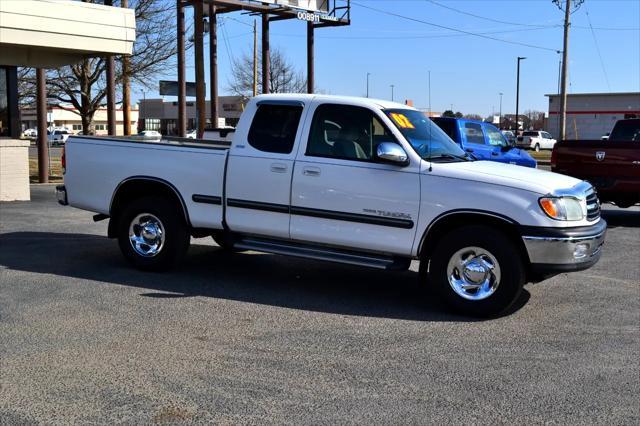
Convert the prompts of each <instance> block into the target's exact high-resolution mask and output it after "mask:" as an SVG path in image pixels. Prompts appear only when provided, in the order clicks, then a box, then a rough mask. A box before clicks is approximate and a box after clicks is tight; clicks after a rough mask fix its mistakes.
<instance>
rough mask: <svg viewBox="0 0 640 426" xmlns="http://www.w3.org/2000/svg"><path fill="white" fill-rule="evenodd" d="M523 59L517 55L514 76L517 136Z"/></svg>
mask: <svg viewBox="0 0 640 426" xmlns="http://www.w3.org/2000/svg"><path fill="white" fill-rule="evenodd" d="M523 59H527V58H525V57H524V56H518V71H517V76H516V136H518V131H519V130H520V125H519V124H518V108H519V107H520V61H522V60H523Z"/></svg>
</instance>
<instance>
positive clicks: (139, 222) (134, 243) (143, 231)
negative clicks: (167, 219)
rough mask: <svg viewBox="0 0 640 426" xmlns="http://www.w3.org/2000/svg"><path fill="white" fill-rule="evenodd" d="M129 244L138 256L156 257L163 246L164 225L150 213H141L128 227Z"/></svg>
mask: <svg viewBox="0 0 640 426" xmlns="http://www.w3.org/2000/svg"><path fill="white" fill-rule="evenodd" d="M129 242H130V243H131V247H132V248H133V250H134V251H135V252H136V253H137V254H139V255H140V256H143V257H154V256H157V255H158V253H160V251H161V250H162V247H163V246H164V225H163V224H162V222H161V221H160V219H158V218H157V217H156V216H154V215H152V214H151V213H141V214H139V215H137V216H136V217H135V218H134V219H133V220H132V221H131V224H130V225H129Z"/></svg>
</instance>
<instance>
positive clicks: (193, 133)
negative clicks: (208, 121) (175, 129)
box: [187, 129, 198, 139]
mask: <svg viewBox="0 0 640 426" xmlns="http://www.w3.org/2000/svg"><path fill="white" fill-rule="evenodd" d="M197 136H198V131H197V130H196V129H193V130H189V131H188V132H187V139H196V138H197Z"/></svg>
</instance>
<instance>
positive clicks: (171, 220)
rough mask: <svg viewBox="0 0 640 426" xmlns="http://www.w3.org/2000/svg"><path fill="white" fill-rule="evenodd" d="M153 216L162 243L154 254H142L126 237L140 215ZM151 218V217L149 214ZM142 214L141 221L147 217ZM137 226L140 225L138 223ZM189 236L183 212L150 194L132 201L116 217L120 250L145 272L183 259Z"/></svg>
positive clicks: (157, 269)
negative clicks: (155, 219) (158, 222)
mask: <svg viewBox="0 0 640 426" xmlns="http://www.w3.org/2000/svg"><path fill="white" fill-rule="evenodd" d="M146 214H148V215H152V216H153V217H155V218H157V219H158V220H159V221H160V225H161V228H162V229H163V231H162V239H161V241H162V244H161V245H160V246H159V247H160V248H159V250H158V252H157V254H155V255H148V256H144V255H142V254H140V253H139V251H138V250H139V249H138V250H136V249H135V248H134V243H132V242H131V241H130V239H129V230H130V226H132V222H133V221H134V219H136V218H137V217H138V216H140V215H143V216H144V215H146ZM149 217H151V216H149ZM145 218H146V217H143V219H142V220H146V219H145ZM138 229H140V227H139V226H138ZM189 242H190V235H189V231H188V227H187V224H186V223H185V220H184V217H183V215H182V212H181V211H180V210H179V208H177V207H176V205H175V204H174V203H172V202H171V201H170V200H168V199H166V198H163V197H157V196H149V197H144V198H140V199H137V200H134V201H132V202H131V203H129V205H127V206H125V207H124V209H123V210H122V214H121V215H120V217H119V219H118V243H119V245H120V250H121V251H122V254H123V255H124V257H125V259H127V260H128V261H129V262H130V263H131V264H132V265H133V266H135V267H136V268H138V269H142V270H145V271H166V270H168V269H171V268H172V267H174V266H175V265H176V264H178V263H179V262H180V260H182V258H183V257H184V255H185V253H186V252H187V249H188V248H189Z"/></svg>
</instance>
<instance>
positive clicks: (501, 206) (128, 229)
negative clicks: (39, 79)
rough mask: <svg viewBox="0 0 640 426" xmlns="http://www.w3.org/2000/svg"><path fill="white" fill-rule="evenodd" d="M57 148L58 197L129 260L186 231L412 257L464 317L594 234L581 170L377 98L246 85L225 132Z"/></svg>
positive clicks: (82, 140) (395, 264)
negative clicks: (476, 140) (60, 169)
mask: <svg viewBox="0 0 640 426" xmlns="http://www.w3.org/2000/svg"><path fill="white" fill-rule="evenodd" d="M498 133H499V132H498ZM159 145H161V146H162V147H161V148H159V147H158V146H159ZM141 159H143V161H141ZM64 161H65V163H64V164H65V169H64V170H65V171H64V173H65V174H64V186H58V187H57V189H56V191H57V197H58V200H59V201H60V203H61V204H68V205H71V206H76V207H78V208H82V209H85V210H89V211H93V212H96V213H97V215H96V216H94V219H95V220H101V219H107V218H108V219H109V226H108V231H107V232H108V236H109V237H112V238H117V239H118V242H119V245H120V249H121V251H122V253H123V254H124V257H125V258H126V259H127V260H128V261H130V262H131V263H132V264H133V265H134V266H136V267H138V268H140V269H144V270H152V271H159V270H164V269H167V268H169V267H171V266H172V265H175V264H176V263H177V262H178V261H179V260H180V259H181V258H182V256H183V255H184V254H185V252H186V251H187V248H188V246H189V242H190V237H191V236H194V237H205V236H213V238H214V239H215V240H216V241H217V242H218V243H219V245H220V246H222V247H223V248H227V249H233V250H256V251H261V252H269V253H276V254H279V255H291V256H298V257H306V258H311V259H316V260H324V261H334V262H341V263H347V264H351V265H360V266H368V267H373V268H381V269H398V270H403V269H407V268H408V267H409V266H410V263H411V261H412V260H414V259H419V260H420V261H421V262H420V265H421V266H420V271H421V272H420V275H419V276H420V280H421V282H422V283H423V284H424V285H425V286H428V288H429V289H430V290H431V291H433V292H434V293H437V294H439V295H440V296H441V297H442V298H443V299H444V300H445V301H446V302H447V303H448V304H450V305H451V306H452V307H453V308H455V309H457V310H459V311H461V312H463V313H465V314H474V315H494V314H497V313H500V312H503V311H504V310H505V309H508V308H509V307H510V306H511V305H512V304H513V302H514V301H515V300H517V299H518V297H519V295H520V293H521V291H522V287H523V284H524V283H525V282H527V281H539V280H541V279H542V278H543V277H544V276H547V275H549V274H554V273H559V272H567V271H572V270H582V269H586V268H589V267H591V266H592V265H593V264H595V263H596V262H597V261H598V259H599V258H600V256H601V248H602V244H603V243H604V238H605V232H606V222H605V221H604V220H602V219H601V218H600V210H599V205H598V202H597V199H596V196H595V193H594V191H593V188H592V187H591V185H590V184H588V183H587V182H583V181H580V180H578V179H574V178H571V177H568V176H562V175H559V174H555V173H551V172H546V171H541V170H536V169H530V168H525V167H516V166H513V165H509V164H499V163H495V162H488V161H474V160H472V159H470V158H469V157H468V156H466V155H465V152H464V150H463V149H462V148H460V147H459V146H458V145H457V144H456V143H454V142H453V141H452V140H451V139H450V138H449V137H448V136H447V135H446V134H445V133H444V132H443V131H442V130H440V128H439V127H438V126H437V125H435V124H434V123H433V122H432V121H431V120H429V119H428V118H427V117H425V115H424V114H423V113H422V112H420V111H418V110H416V109H414V108H411V107H408V106H406V105H402V104H397V103H394V102H388V101H382V100H372V99H365V98H350V97H338V96H316V95H263V96H257V97H254V98H252V99H251V100H250V101H249V102H248V104H247V106H246V107H245V110H244V112H243V113H242V116H241V118H240V122H239V124H238V127H237V129H236V132H235V133H234V136H233V142H232V143H231V144H228V143H224V142H222V141H221V142H215V141H210V142H199V143H194V142H178V141H175V140H172V141H169V140H167V141H161V142H159V143H158V142H145V141H141V142H140V141H138V142H133V141H128V140H124V139H106V138H96V137H90V136H75V137H71V138H70V139H69V142H68V143H67V146H66V154H65V160H64ZM212 255H213V253H212ZM220 267H224V265H223V264H220ZM212 279H214V278H212ZM390 285H392V283H390Z"/></svg>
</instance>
